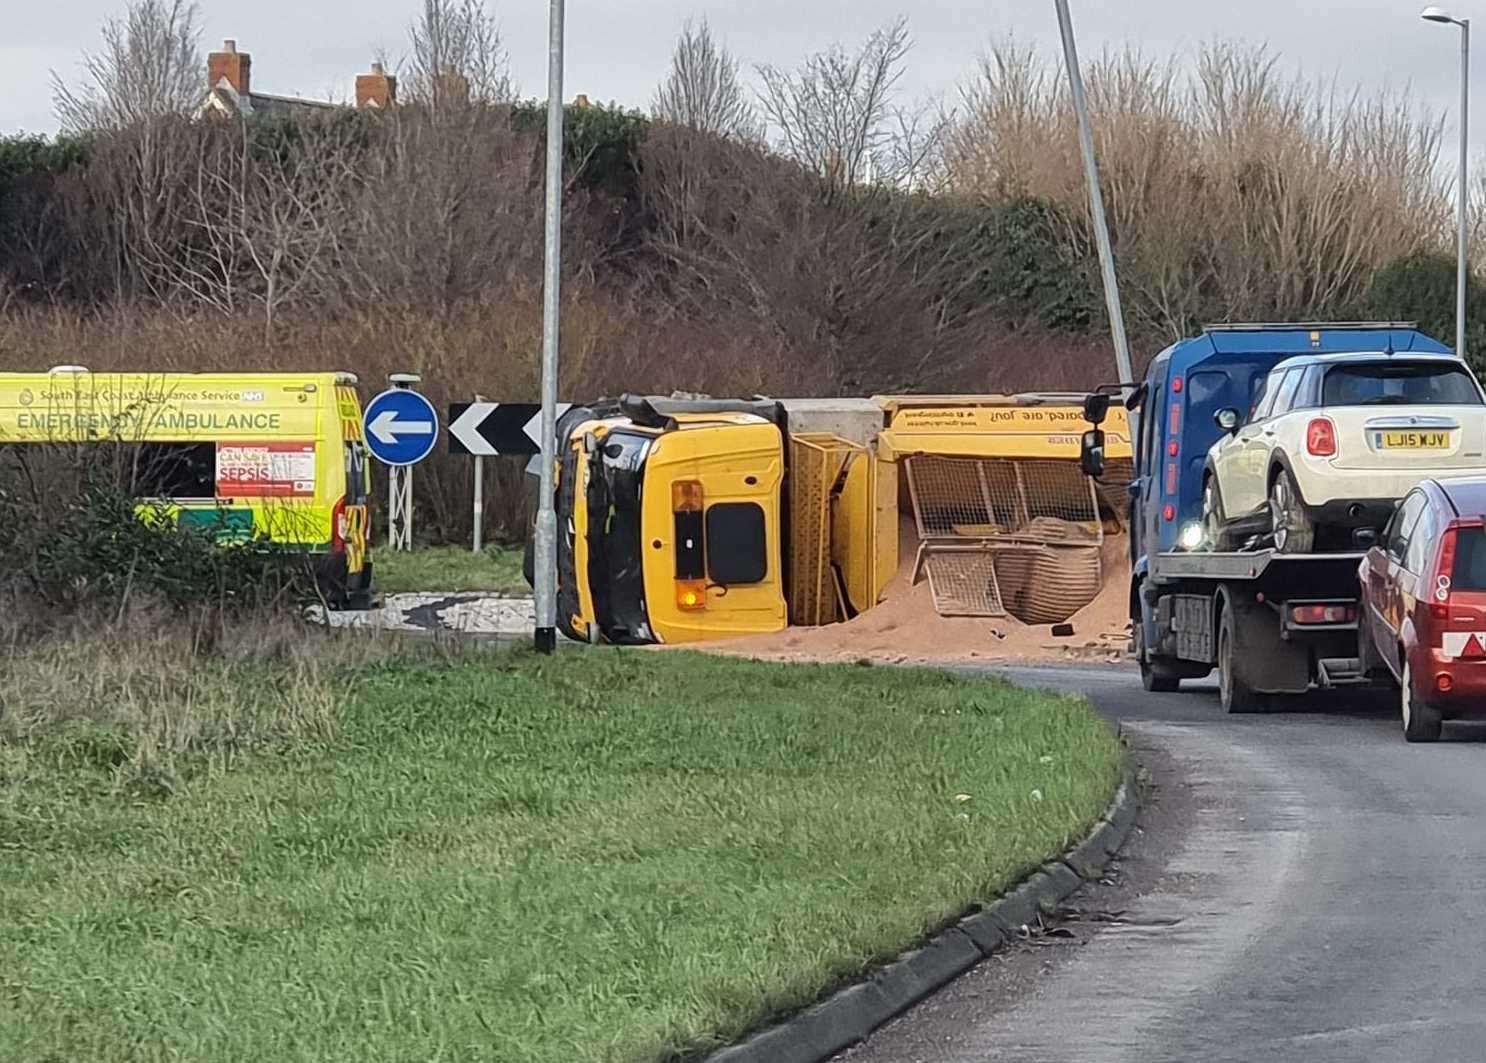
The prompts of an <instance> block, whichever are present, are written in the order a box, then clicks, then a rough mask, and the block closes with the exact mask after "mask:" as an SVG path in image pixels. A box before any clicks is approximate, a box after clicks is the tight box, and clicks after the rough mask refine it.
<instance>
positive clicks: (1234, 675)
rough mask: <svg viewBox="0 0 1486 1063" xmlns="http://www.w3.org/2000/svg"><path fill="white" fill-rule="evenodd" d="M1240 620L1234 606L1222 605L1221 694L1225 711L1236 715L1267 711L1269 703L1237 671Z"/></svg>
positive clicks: (1220, 647) (1220, 644)
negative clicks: (1234, 614) (1237, 620)
mask: <svg viewBox="0 0 1486 1063" xmlns="http://www.w3.org/2000/svg"><path fill="white" fill-rule="evenodd" d="M1236 626H1237V624H1236V621H1235V620H1234V617H1233V609H1232V607H1231V606H1228V605H1224V606H1223V619H1222V621H1221V622H1220V623H1219V626H1218V697H1219V698H1220V700H1221V701H1222V704H1223V711H1224V712H1230V713H1233V714H1235V715H1237V714H1240V713H1253V712H1264V711H1265V709H1266V708H1267V707H1268V706H1267V705H1266V704H1265V701H1264V698H1263V696H1261V695H1259V694H1256V693H1254V691H1252V690H1250V689H1249V687H1248V684H1246V683H1245V682H1244V681H1243V679H1242V678H1240V677H1239V675H1238V668H1237V663H1236V662H1235V660H1234V655H1235V653H1236V652H1237V648H1238V647H1237V643H1238V638H1237V632H1236V631H1235V628H1236Z"/></svg>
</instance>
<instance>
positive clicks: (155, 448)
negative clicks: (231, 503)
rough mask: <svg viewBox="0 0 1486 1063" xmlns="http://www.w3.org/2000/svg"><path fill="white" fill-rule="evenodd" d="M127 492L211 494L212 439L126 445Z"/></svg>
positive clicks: (144, 494)
mask: <svg viewBox="0 0 1486 1063" xmlns="http://www.w3.org/2000/svg"><path fill="white" fill-rule="evenodd" d="M121 456H122V458H123V460H124V461H125V462H126V463H127V464H126V465H125V469H126V471H127V472H128V474H129V481H128V482H129V483H130V489H129V493H130V494H131V495H133V496H134V497H136V498H175V499H193V498H215V497H216V495H217V447H216V444H215V443H139V444H135V445H126V446H125V447H124V453H123V454H122V455H121Z"/></svg>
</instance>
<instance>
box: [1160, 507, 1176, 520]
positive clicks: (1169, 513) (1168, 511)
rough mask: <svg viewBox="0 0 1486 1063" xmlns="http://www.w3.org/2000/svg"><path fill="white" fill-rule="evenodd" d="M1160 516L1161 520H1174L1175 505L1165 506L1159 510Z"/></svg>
mask: <svg viewBox="0 0 1486 1063" xmlns="http://www.w3.org/2000/svg"><path fill="white" fill-rule="evenodd" d="M1161 517H1162V519H1163V520H1166V521H1173V520H1176V507H1175V506H1167V507H1166V508H1165V509H1163V510H1162V511H1161Z"/></svg>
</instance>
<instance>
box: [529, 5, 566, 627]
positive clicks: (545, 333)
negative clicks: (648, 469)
mask: <svg viewBox="0 0 1486 1063" xmlns="http://www.w3.org/2000/svg"><path fill="white" fill-rule="evenodd" d="M563 17H564V12H563V0H552V11H551V24H550V41H549V45H550V51H549V53H548V57H547V252H546V265H545V272H546V279H545V282H544V284H543V289H542V295H543V299H542V468H541V499H540V500H539V502H538V504H537V528H536V544H535V546H536V549H535V554H536V556H535V558H534V559H533V560H534V561H535V564H536V573H535V574H536V595H537V600H536V611H537V624H536V631H535V633H534V640H535V643H536V648H537V652H538V653H551V652H553V651H554V650H555V649H557V512H556V511H555V510H554V509H553V487H554V484H553V481H554V478H555V477H554V473H555V471H556V467H557V352H558V316H559V313H560V311H561V309H562V298H561V297H562V289H561V282H562V277H561V274H562V156H563V144H562V118H563V114H562V62H563V54H562V31H563Z"/></svg>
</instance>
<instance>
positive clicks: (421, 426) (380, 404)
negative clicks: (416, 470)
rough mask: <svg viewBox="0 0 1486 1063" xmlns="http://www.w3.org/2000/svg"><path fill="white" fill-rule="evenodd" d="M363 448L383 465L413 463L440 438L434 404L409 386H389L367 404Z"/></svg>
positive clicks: (363, 419)
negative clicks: (389, 387) (364, 445)
mask: <svg viewBox="0 0 1486 1063" xmlns="http://www.w3.org/2000/svg"><path fill="white" fill-rule="evenodd" d="M362 423H363V425H364V426H365V428H366V449H367V450H369V451H371V452H372V457H374V458H376V459H377V460H378V461H380V462H381V463H382V464H384V465H416V464H418V463H419V462H420V461H422V460H423V459H424V458H426V457H428V455H429V454H430V453H431V452H432V451H433V447H434V444H435V443H437V442H438V438H439V415H438V412H437V411H436V410H435V409H434V408H433V403H431V402H429V401H428V400H427V399H425V398H424V397H423V396H422V395H421V394H419V393H418V392H416V391H413V390H412V389H411V388H391V389H389V390H387V391H384V392H382V393H381V394H380V395H378V396H377V397H376V398H374V399H372V400H371V402H369V403H367V404H366V412H365V413H363V414H362Z"/></svg>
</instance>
